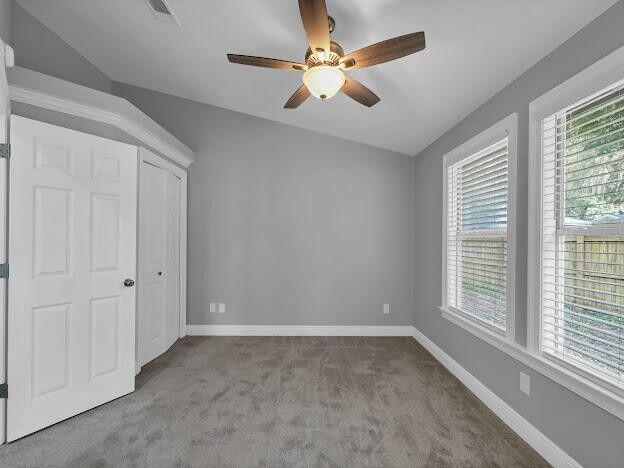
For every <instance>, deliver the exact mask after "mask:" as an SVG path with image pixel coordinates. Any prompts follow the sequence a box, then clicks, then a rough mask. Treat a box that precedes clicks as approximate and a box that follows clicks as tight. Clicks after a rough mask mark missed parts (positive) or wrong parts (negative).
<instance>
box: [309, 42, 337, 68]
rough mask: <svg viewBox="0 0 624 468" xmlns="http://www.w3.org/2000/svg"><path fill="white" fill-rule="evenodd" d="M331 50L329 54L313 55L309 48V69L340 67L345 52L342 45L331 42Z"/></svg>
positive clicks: (317, 53) (319, 53) (318, 53)
mask: <svg viewBox="0 0 624 468" xmlns="http://www.w3.org/2000/svg"><path fill="white" fill-rule="evenodd" d="M329 48H330V49H331V50H330V52H329V53H328V52H316V53H313V52H312V49H310V48H309V47H308V50H307V51H306V54H305V61H306V65H308V67H309V68H312V67H315V66H317V65H331V66H333V67H336V66H338V65H339V64H340V59H341V58H342V57H344V50H343V49H342V46H341V45H340V44H338V43H337V42H334V41H330V43H329Z"/></svg>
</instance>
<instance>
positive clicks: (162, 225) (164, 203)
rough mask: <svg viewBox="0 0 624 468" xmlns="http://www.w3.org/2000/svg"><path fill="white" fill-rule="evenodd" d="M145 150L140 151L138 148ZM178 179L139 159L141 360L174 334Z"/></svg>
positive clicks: (164, 348)
mask: <svg viewBox="0 0 624 468" xmlns="http://www.w3.org/2000/svg"><path fill="white" fill-rule="evenodd" d="M142 151H144V150H142ZM180 187H181V185H180V179H178V178H177V177H175V176H174V175H173V174H171V173H169V172H168V171H166V170H165V169H162V168H160V167H157V166H155V165H153V164H150V163H149V162H146V161H143V162H142V163H141V193H140V196H139V205H140V207H139V239H140V242H139V246H140V247H139V248H140V254H139V262H140V268H139V295H140V297H139V353H140V356H141V358H140V364H141V365H143V364H146V363H148V362H150V361H151V360H152V359H154V358H156V357H158V356H160V355H161V354H162V353H164V352H165V351H167V349H169V347H170V346H171V345H172V344H173V343H174V342H175V341H176V340H177V338H178V336H179V312H180Z"/></svg>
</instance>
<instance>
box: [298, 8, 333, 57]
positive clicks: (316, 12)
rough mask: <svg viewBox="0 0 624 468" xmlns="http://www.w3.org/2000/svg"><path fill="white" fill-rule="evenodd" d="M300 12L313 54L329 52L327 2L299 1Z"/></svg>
mask: <svg viewBox="0 0 624 468" xmlns="http://www.w3.org/2000/svg"><path fill="white" fill-rule="evenodd" d="M299 12H300V13H301V21H302V22H303V29H305V32H306V35H307V36H308V44H309V45H310V49H312V52H323V51H328V52H329V50H330V48H329V19H328V17H327V7H326V6H325V0H299Z"/></svg>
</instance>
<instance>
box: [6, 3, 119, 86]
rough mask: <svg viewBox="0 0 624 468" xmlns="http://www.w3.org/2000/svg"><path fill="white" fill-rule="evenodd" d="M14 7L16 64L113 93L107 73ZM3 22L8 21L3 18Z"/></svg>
mask: <svg viewBox="0 0 624 468" xmlns="http://www.w3.org/2000/svg"><path fill="white" fill-rule="evenodd" d="M0 1H2V2H3V3H8V2H11V3H12V2H13V0H0ZM14 8H15V14H14V23H13V31H14V32H13V34H14V48H15V63H16V64H17V65H20V66H22V67H26V68H30V69H32V70H36V71H38V72H41V73H45V74H46V75H52V76H56V77H57V78H62V79H64V80H67V81H71V82H74V83H78V84H81V85H84V86H87V87H89V88H93V89H98V90H100V91H104V92H107V93H110V91H111V80H109V79H108V77H107V76H106V75H105V74H104V73H102V72H101V71H100V70H98V69H97V68H96V67H95V66H94V65H93V64H92V63H91V62H89V61H88V60H87V59H85V58H84V57H83V56H82V55H80V54H79V53H78V52H76V50H75V49H73V48H72V47H70V46H69V45H68V44H67V43H66V42H64V41H63V40H62V39H61V38H60V37H59V36H57V35H56V34H55V33H53V32H52V31H51V30H50V29H48V28H47V27H46V26H45V25H44V24H43V23H41V22H40V21H39V20H37V19H36V18H35V17H33V16H32V15H31V14H30V13H28V12H27V11H26V10H25V9H24V8H22V7H21V6H19V5H18V4H15V6H14ZM3 21H6V19H5V18H3Z"/></svg>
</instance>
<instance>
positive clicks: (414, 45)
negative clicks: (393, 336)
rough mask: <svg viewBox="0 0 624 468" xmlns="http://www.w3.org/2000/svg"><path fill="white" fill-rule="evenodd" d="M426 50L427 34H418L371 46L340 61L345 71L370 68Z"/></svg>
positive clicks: (394, 38)
mask: <svg viewBox="0 0 624 468" xmlns="http://www.w3.org/2000/svg"><path fill="white" fill-rule="evenodd" d="M424 48H425V33H424V32H422V31H421V32H417V33H411V34H406V35H404V36H399V37H393V38H392V39H388V40H385V41H381V42H378V43H377V44H373V45H369V46H368V47H364V48H363V49H360V50H356V51H355V52H351V53H350V54H347V55H345V56H344V57H343V58H342V59H340V63H341V64H342V65H343V68H344V69H345V70H356V69H358V68H364V67H370V66H371V65H377V64H380V63H384V62H389V61H390V60H396V59H398V58H401V57H405V56H406V55H410V54H414V53H416V52H419V51H421V50H423V49H424Z"/></svg>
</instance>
